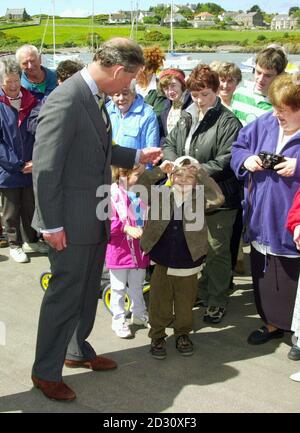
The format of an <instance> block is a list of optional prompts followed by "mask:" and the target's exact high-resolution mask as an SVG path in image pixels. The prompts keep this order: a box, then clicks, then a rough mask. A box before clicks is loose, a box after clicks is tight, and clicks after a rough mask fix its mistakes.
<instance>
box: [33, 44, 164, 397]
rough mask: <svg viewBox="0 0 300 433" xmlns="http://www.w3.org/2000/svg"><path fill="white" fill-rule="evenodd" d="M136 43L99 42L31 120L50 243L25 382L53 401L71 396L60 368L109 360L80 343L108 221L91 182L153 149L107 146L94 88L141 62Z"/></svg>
mask: <svg viewBox="0 0 300 433" xmlns="http://www.w3.org/2000/svg"><path fill="white" fill-rule="evenodd" d="M143 64H144V59H143V53H142V50H141V48H140V47H139V46H138V45H137V44H136V43H135V42H133V41H131V40H130V39H125V38H114V39H111V40H109V41H107V42H106V43H104V44H103V45H102V47H100V49H99V51H98V52H97V53H96V54H95V57H94V59H93V62H92V63H91V64H89V65H88V66H87V67H86V68H84V69H83V70H82V71H80V72H78V73H76V74H75V75H73V76H72V77H71V78H69V79H68V80H66V81H65V82H64V83H63V84H62V85H61V86H59V87H58V88H57V89H55V90H54V91H53V92H52V93H51V95H50V96H49V97H48V98H47V101H46V103H45V104H44V106H43V108H42V110H41V113H40V116H39V121H38V127H37V132H36V143H35V148H34V155H33V182H34V190H35V199H36V212H35V216H34V220H33V225H34V227H35V228H37V229H39V230H41V231H42V233H43V236H44V239H45V240H46V241H47V242H48V243H49V245H50V246H51V248H50V251H49V260H50V263H51V271H52V275H53V276H52V278H51V280H50V282H49V287H48V289H47V291H46V293H45V296H44V299H43V302H42V306H41V312H40V319H39V328H38V336H37V346H36V358H35V362H34V365H33V370H32V381H33V384H34V385H35V386H36V387H37V388H39V389H40V390H41V391H42V392H43V393H44V395H46V396H47V397H49V398H52V399H55V400H74V399H75V398H76V395H75V393H74V391H73V390H71V389H70V388H69V387H68V386H67V385H66V384H65V383H64V382H63V381H62V369H63V366H64V365H65V366H67V367H70V368H73V367H83V368H89V369H92V370H94V371H99V370H111V369H114V368H116V366H117V365H116V363H115V362H114V361H112V360H110V359H107V358H104V357H102V356H99V355H98V356H97V354H96V353H95V351H94V349H93V348H92V347H91V345H90V344H89V343H88V342H87V341H86V339H87V338H88V336H89V334H90V332H91V331H92V328H93V325H94V320H95V315H96V309H97V303H98V293H99V284H100V277H101V272H102V267H103V262H104V257H105V251H106V244H107V241H108V239H109V220H108V219H106V220H104V218H98V217H99V215H98V217H97V215H96V208H97V206H98V205H99V201H100V200H101V198H100V199H99V197H97V196H96V191H97V188H98V187H99V186H102V185H110V183H111V168H110V166H111V164H113V165H117V166H121V167H125V168H130V167H132V166H133V165H134V164H135V163H137V162H141V163H146V162H152V163H156V162H158V160H159V159H160V157H161V152H160V150H159V149H157V148H148V149H145V150H142V151H140V152H139V151H136V150H133V149H127V148H124V147H123V148H122V147H120V146H118V145H114V146H112V145H111V144H112V143H111V125H110V122H109V118H108V115H107V112H106V109H105V106H104V104H103V101H102V100H101V98H100V104H99V105H100V106H101V108H99V105H98V102H99V93H102V94H103V93H105V94H114V93H117V92H119V91H120V90H121V89H123V88H124V87H127V86H128V85H129V84H130V82H131V80H132V79H133V78H134V77H135V76H136V74H137V72H138V71H139V69H140V68H141V67H142V66H143Z"/></svg>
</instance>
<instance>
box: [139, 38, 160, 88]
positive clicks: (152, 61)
mask: <svg viewBox="0 0 300 433" xmlns="http://www.w3.org/2000/svg"><path fill="white" fill-rule="evenodd" d="M143 54H144V59H145V66H144V69H141V70H140V71H139V73H138V76H137V83H138V84H139V85H140V86H141V87H147V85H148V74H149V73H151V74H156V73H157V71H158V70H159V69H160V68H161V67H162V66H163V64H164V60H165V58H166V56H165V53H164V51H162V49H161V48H160V47H159V46H158V45H154V46H152V47H145V48H144V49H143Z"/></svg>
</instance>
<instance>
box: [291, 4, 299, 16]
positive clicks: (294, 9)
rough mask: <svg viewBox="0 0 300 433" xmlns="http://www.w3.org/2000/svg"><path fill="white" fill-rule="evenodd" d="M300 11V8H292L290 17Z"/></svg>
mask: <svg viewBox="0 0 300 433" xmlns="http://www.w3.org/2000/svg"><path fill="white" fill-rule="evenodd" d="M299 10H300V8H299V7H298V6H292V7H291V8H290V9H289V15H294V13H295V12H298V11H299Z"/></svg>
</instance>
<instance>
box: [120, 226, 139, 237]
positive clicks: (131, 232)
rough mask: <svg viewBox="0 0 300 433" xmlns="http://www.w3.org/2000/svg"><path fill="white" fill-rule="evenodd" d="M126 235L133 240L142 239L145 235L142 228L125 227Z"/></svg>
mask: <svg viewBox="0 0 300 433" xmlns="http://www.w3.org/2000/svg"><path fill="white" fill-rule="evenodd" d="M124 233H126V234H127V236H130V237H131V238H133V239H140V238H141V237H142V234H143V229H142V228H141V227H133V226H125V227H124Z"/></svg>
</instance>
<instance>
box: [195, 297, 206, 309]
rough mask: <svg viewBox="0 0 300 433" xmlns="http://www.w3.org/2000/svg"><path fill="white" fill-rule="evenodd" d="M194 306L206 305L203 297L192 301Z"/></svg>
mask: <svg viewBox="0 0 300 433" xmlns="http://www.w3.org/2000/svg"><path fill="white" fill-rule="evenodd" d="M194 307H205V308H207V307H208V302H207V301H205V300H204V299H198V298H197V299H196V301H195V303H194Z"/></svg>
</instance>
